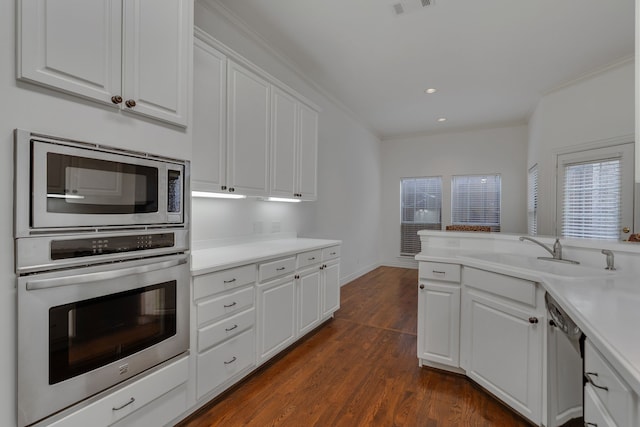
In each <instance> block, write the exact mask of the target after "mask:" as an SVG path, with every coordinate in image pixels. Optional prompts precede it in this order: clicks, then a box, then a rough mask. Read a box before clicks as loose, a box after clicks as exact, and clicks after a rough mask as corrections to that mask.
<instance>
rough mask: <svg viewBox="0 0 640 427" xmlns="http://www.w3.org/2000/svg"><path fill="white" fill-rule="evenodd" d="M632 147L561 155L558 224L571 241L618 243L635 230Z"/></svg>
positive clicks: (619, 146)
mask: <svg viewBox="0 0 640 427" xmlns="http://www.w3.org/2000/svg"><path fill="white" fill-rule="evenodd" d="M632 162H633V144H624V145H618V146H613V147H607V148H599V149H593V150H586V151H581V152H578V153H568V154H561V155H559V156H558V199H559V203H558V213H557V218H558V224H559V228H560V234H561V235H562V236H563V237H570V238H589V239H606V240H618V239H621V238H624V237H625V236H624V234H625V233H624V231H623V229H627V232H629V231H630V230H631V229H632V228H633V185H634V184H633V163H632Z"/></svg>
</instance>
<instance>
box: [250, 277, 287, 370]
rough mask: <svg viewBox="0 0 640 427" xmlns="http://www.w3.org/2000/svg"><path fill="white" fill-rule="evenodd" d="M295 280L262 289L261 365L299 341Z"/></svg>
mask: <svg viewBox="0 0 640 427" xmlns="http://www.w3.org/2000/svg"><path fill="white" fill-rule="evenodd" d="M295 296H296V287H295V281H294V279H293V277H291V278H287V279H284V280H280V281H277V282H276V283H275V284H267V285H260V286H258V307H257V308H258V324H257V328H258V362H259V363H260V362H264V361H266V360H268V359H269V358H270V357H271V356H273V355H275V354H276V353H278V352H279V351H280V350H282V349H284V348H285V347H287V346H288V345H289V344H290V343H291V342H293V340H294V339H295V337H296V329H295V326H296V316H295V315H296V313H295Z"/></svg>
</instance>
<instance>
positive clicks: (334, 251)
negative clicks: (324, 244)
mask: <svg viewBox="0 0 640 427" xmlns="http://www.w3.org/2000/svg"><path fill="white" fill-rule="evenodd" d="M334 258H340V246H331V247H329V248H324V249H323V250H322V260H323V261H328V260H330V259H334Z"/></svg>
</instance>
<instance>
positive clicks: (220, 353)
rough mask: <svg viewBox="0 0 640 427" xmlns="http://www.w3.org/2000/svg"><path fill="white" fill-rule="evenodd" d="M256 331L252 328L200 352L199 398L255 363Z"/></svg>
mask: <svg viewBox="0 0 640 427" xmlns="http://www.w3.org/2000/svg"><path fill="white" fill-rule="evenodd" d="M254 345H255V332H254V329H253V328H251V329H249V330H247V331H244V332H242V333H241V334H239V335H237V336H236V337H234V338H231V339H229V340H227V341H224V342H223V343H222V344H220V345H218V346H216V347H213V348H212V349H210V350H207V351H205V352H203V353H200V354H198V379H197V384H198V393H197V394H198V399H200V398H201V397H203V396H204V395H206V394H207V393H209V392H210V391H212V390H215V389H216V388H217V387H218V386H220V385H221V384H223V383H224V382H226V381H227V380H230V379H231V378H233V377H234V376H237V375H238V374H241V373H243V372H244V371H245V370H246V369H247V368H249V367H251V366H253V365H254V364H255V357H254V354H255V352H254Z"/></svg>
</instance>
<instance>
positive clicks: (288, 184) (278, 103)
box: [269, 86, 298, 197]
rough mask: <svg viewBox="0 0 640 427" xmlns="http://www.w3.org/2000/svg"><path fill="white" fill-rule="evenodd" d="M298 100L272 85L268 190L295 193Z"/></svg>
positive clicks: (286, 195) (279, 192)
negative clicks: (269, 178) (269, 180)
mask: <svg viewBox="0 0 640 427" xmlns="http://www.w3.org/2000/svg"><path fill="white" fill-rule="evenodd" d="M297 117H298V103H297V101H296V100H295V99H294V98H293V97H291V96H290V95H289V94H287V93H285V92H283V91H282V90H280V89H278V88H277V87H275V86H271V126H272V129H271V135H272V136H271V166H270V168H271V169H270V170H271V174H270V175H271V182H270V184H271V185H270V188H269V194H270V195H272V196H278V197H294V193H295V189H294V184H295V180H296V176H295V175H296V156H297V148H296V145H297V130H298V126H297Z"/></svg>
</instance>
